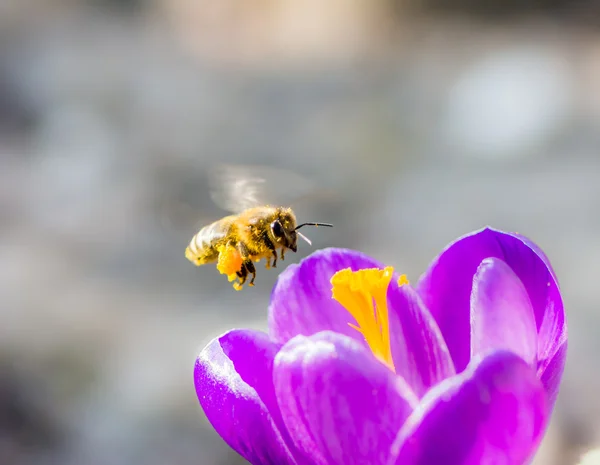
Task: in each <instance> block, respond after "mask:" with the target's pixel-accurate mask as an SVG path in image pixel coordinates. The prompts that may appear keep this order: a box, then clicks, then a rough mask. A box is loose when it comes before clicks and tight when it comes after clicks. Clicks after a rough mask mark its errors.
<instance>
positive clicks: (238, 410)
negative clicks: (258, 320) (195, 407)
mask: <svg viewBox="0 0 600 465" xmlns="http://www.w3.org/2000/svg"><path fill="white" fill-rule="evenodd" d="M278 349H279V346H278V345H276V344H274V343H272V342H270V340H269V338H268V336H267V335H266V334H265V333H261V332H259V331H249V330H248V331H247V330H234V331H230V332H228V333H226V334H224V335H223V336H221V337H218V338H215V339H213V340H212V341H211V342H210V343H209V344H208V345H207V346H206V347H205V348H204V349H203V350H202V352H201V353H200V355H199V356H198V359H197V360H196V366H195V369H194V381H195V384H196V394H197V395H198V399H199V401H200V405H201V406H202V409H203V410H204V413H205V414H206V416H207V418H208V420H209V421H210V423H211V424H212V426H213V427H214V429H215V430H216V431H217V433H219V435H220V436H221V437H222V438H223V439H224V440H225V442H226V443H227V444H228V445H229V446H230V447H231V448H232V449H234V450H235V451H236V452H238V453H239V454H240V455H241V456H242V457H244V458H245V459H246V460H248V461H249V462H250V463H252V464H253V465H259V464H260V465H262V464H265V465H269V464H273V463H278V464H279V463H281V464H295V463H296V461H295V460H294V458H293V457H292V452H291V451H290V448H289V446H288V445H289V444H291V441H290V442H288V441H289V435H288V433H287V431H286V430H285V428H284V427H283V422H282V420H281V413H280V412H279V409H278V406H277V403H276V399H275V395H274V391H273V381H272V371H273V360H274V357H275V354H276V353H277V350H278Z"/></svg>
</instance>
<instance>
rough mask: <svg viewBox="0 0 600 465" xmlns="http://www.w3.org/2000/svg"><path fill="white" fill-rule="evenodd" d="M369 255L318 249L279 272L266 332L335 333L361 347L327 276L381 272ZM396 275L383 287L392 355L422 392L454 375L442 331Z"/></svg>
mask: <svg viewBox="0 0 600 465" xmlns="http://www.w3.org/2000/svg"><path fill="white" fill-rule="evenodd" d="M383 267H384V266H383V265H382V264H381V263H379V262H378V261H376V260H373V259H372V258H369V257H368V256H366V255H364V254H361V253H359V252H355V251H352V250H346V249H333V248H330V249H325V250H320V251H317V252H315V253H313V254H312V255H310V256H309V257H307V258H306V259H304V260H303V261H302V262H301V263H300V264H299V265H290V266H289V267H288V268H287V269H286V270H285V271H284V272H283V273H281V275H280V277H279V279H278V281H277V284H276V285H275V288H274V290H273V293H272V295H271V304H270V306H269V334H270V335H271V338H272V339H273V340H275V341H278V342H280V343H282V344H283V343H285V342H287V341H289V340H290V339H291V338H293V337H294V336H297V335H305V336H310V335H312V334H316V333H318V332H320V331H335V332H337V333H340V334H344V335H346V336H348V337H350V338H352V339H355V340H356V341H358V342H360V343H361V344H363V345H364V346H365V347H366V346H367V344H366V343H365V341H364V339H363V337H362V336H361V334H360V333H359V332H358V331H356V330H355V329H353V328H351V327H350V326H349V325H348V323H354V319H353V318H352V316H350V314H349V313H348V312H347V311H346V310H345V309H344V307H342V306H341V305H340V304H339V303H338V302H337V301H335V300H334V299H333V298H332V297H331V277H332V276H333V275H334V274H335V273H336V272H337V271H339V270H342V269H345V268H351V269H352V270H359V269H365V268H383ZM397 279H398V275H395V277H394V279H393V282H392V283H391V284H390V287H389V289H388V307H389V308H388V311H389V320H390V338H391V348H392V357H393V359H394V364H395V366H396V372H397V373H398V374H399V375H400V376H402V377H404V378H405V379H406V381H407V382H408V383H409V384H410V386H411V388H412V389H413V391H414V392H415V393H416V394H417V395H418V396H421V395H423V394H424V393H425V392H426V391H427V389H429V388H430V387H431V386H433V385H435V384H437V383H438V382H440V381H441V380H443V379H445V378H447V377H448V376H452V375H454V374H455V370H454V366H453V364H452V359H451V357H450V353H449V351H448V348H447V347H446V344H445V342H444V338H443V337H442V335H441V331H440V330H439V328H438V327H437V324H436V323H435V320H434V319H433V318H432V317H431V315H430V314H429V312H428V311H427V309H426V308H425V306H424V305H423V303H422V302H421V300H420V298H419V296H418V295H417V294H416V292H415V291H414V290H413V289H412V288H411V287H410V286H408V285H406V286H402V287H401V288H398V286H397V285H396V281H397Z"/></svg>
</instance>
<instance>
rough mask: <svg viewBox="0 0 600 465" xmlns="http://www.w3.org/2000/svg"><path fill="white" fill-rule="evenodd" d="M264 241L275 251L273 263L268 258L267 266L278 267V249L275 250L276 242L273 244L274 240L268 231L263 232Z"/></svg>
mask: <svg viewBox="0 0 600 465" xmlns="http://www.w3.org/2000/svg"><path fill="white" fill-rule="evenodd" d="M262 241H263V243H264V244H265V245H266V246H267V248H268V249H269V250H270V251H271V252H272V253H273V263H271V260H270V259H268V258H267V268H271V267H273V268H277V250H275V244H273V241H271V239H270V238H269V235H268V234H267V233H265V234H263V236H262Z"/></svg>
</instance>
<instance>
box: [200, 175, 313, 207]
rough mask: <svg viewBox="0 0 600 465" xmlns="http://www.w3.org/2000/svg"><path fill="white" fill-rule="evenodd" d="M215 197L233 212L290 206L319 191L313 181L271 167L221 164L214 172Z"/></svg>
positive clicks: (213, 187) (212, 181) (211, 179)
mask: <svg viewBox="0 0 600 465" xmlns="http://www.w3.org/2000/svg"><path fill="white" fill-rule="evenodd" d="M209 179H210V191H211V198H212V199H213V201H214V202H215V204H217V205H218V206H219V207H221V208H223V209H224V210H227V211H229V212H233V213H240V212H242V211H244V210H246V209H247V208H251V207H256V206H260V205H268V204H270V205H282V206H287V205H290V204H291V203H292V202H293V201H294V200H296V199H298V198H300V197H302V196H304V195H306V194H307V193H309V192H310V191H312V190H314V189H315V185H314V183H313V182H311V181H310V180H308V179H306V178H304V177H303V176H300V175H298V174H295V173H292V172H290V171H287V170H283V169H277V168H273V167H268V166H256V165H255V166H250V165H218V166H216V167H214V168H213V169H212V170H211V172H210V176H209Z"/></svg>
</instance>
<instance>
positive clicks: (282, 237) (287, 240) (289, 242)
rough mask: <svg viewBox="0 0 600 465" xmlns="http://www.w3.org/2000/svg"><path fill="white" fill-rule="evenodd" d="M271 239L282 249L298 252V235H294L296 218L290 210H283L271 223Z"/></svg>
mask: <svg viewBox="0 0 600 465" xmlns="http://www.w3.org/2000/svg"><path fill="white" fill-rule="evenodd" d="M271 234H272V235H273V239H275V241H276V242H277V243H278V244H280V245H282V246H283V247H285V248H287V249H290V250H292V251H293V252H296V251H297V250H298V244H297V242H298V234H297V233H296V217H295V216H294V214H293V213H292V212H291V210H283V211H281V212H280V213H279V215H278V216H277V218H275V220H274V221H273V222H272V223H271Z"/></svg>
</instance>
